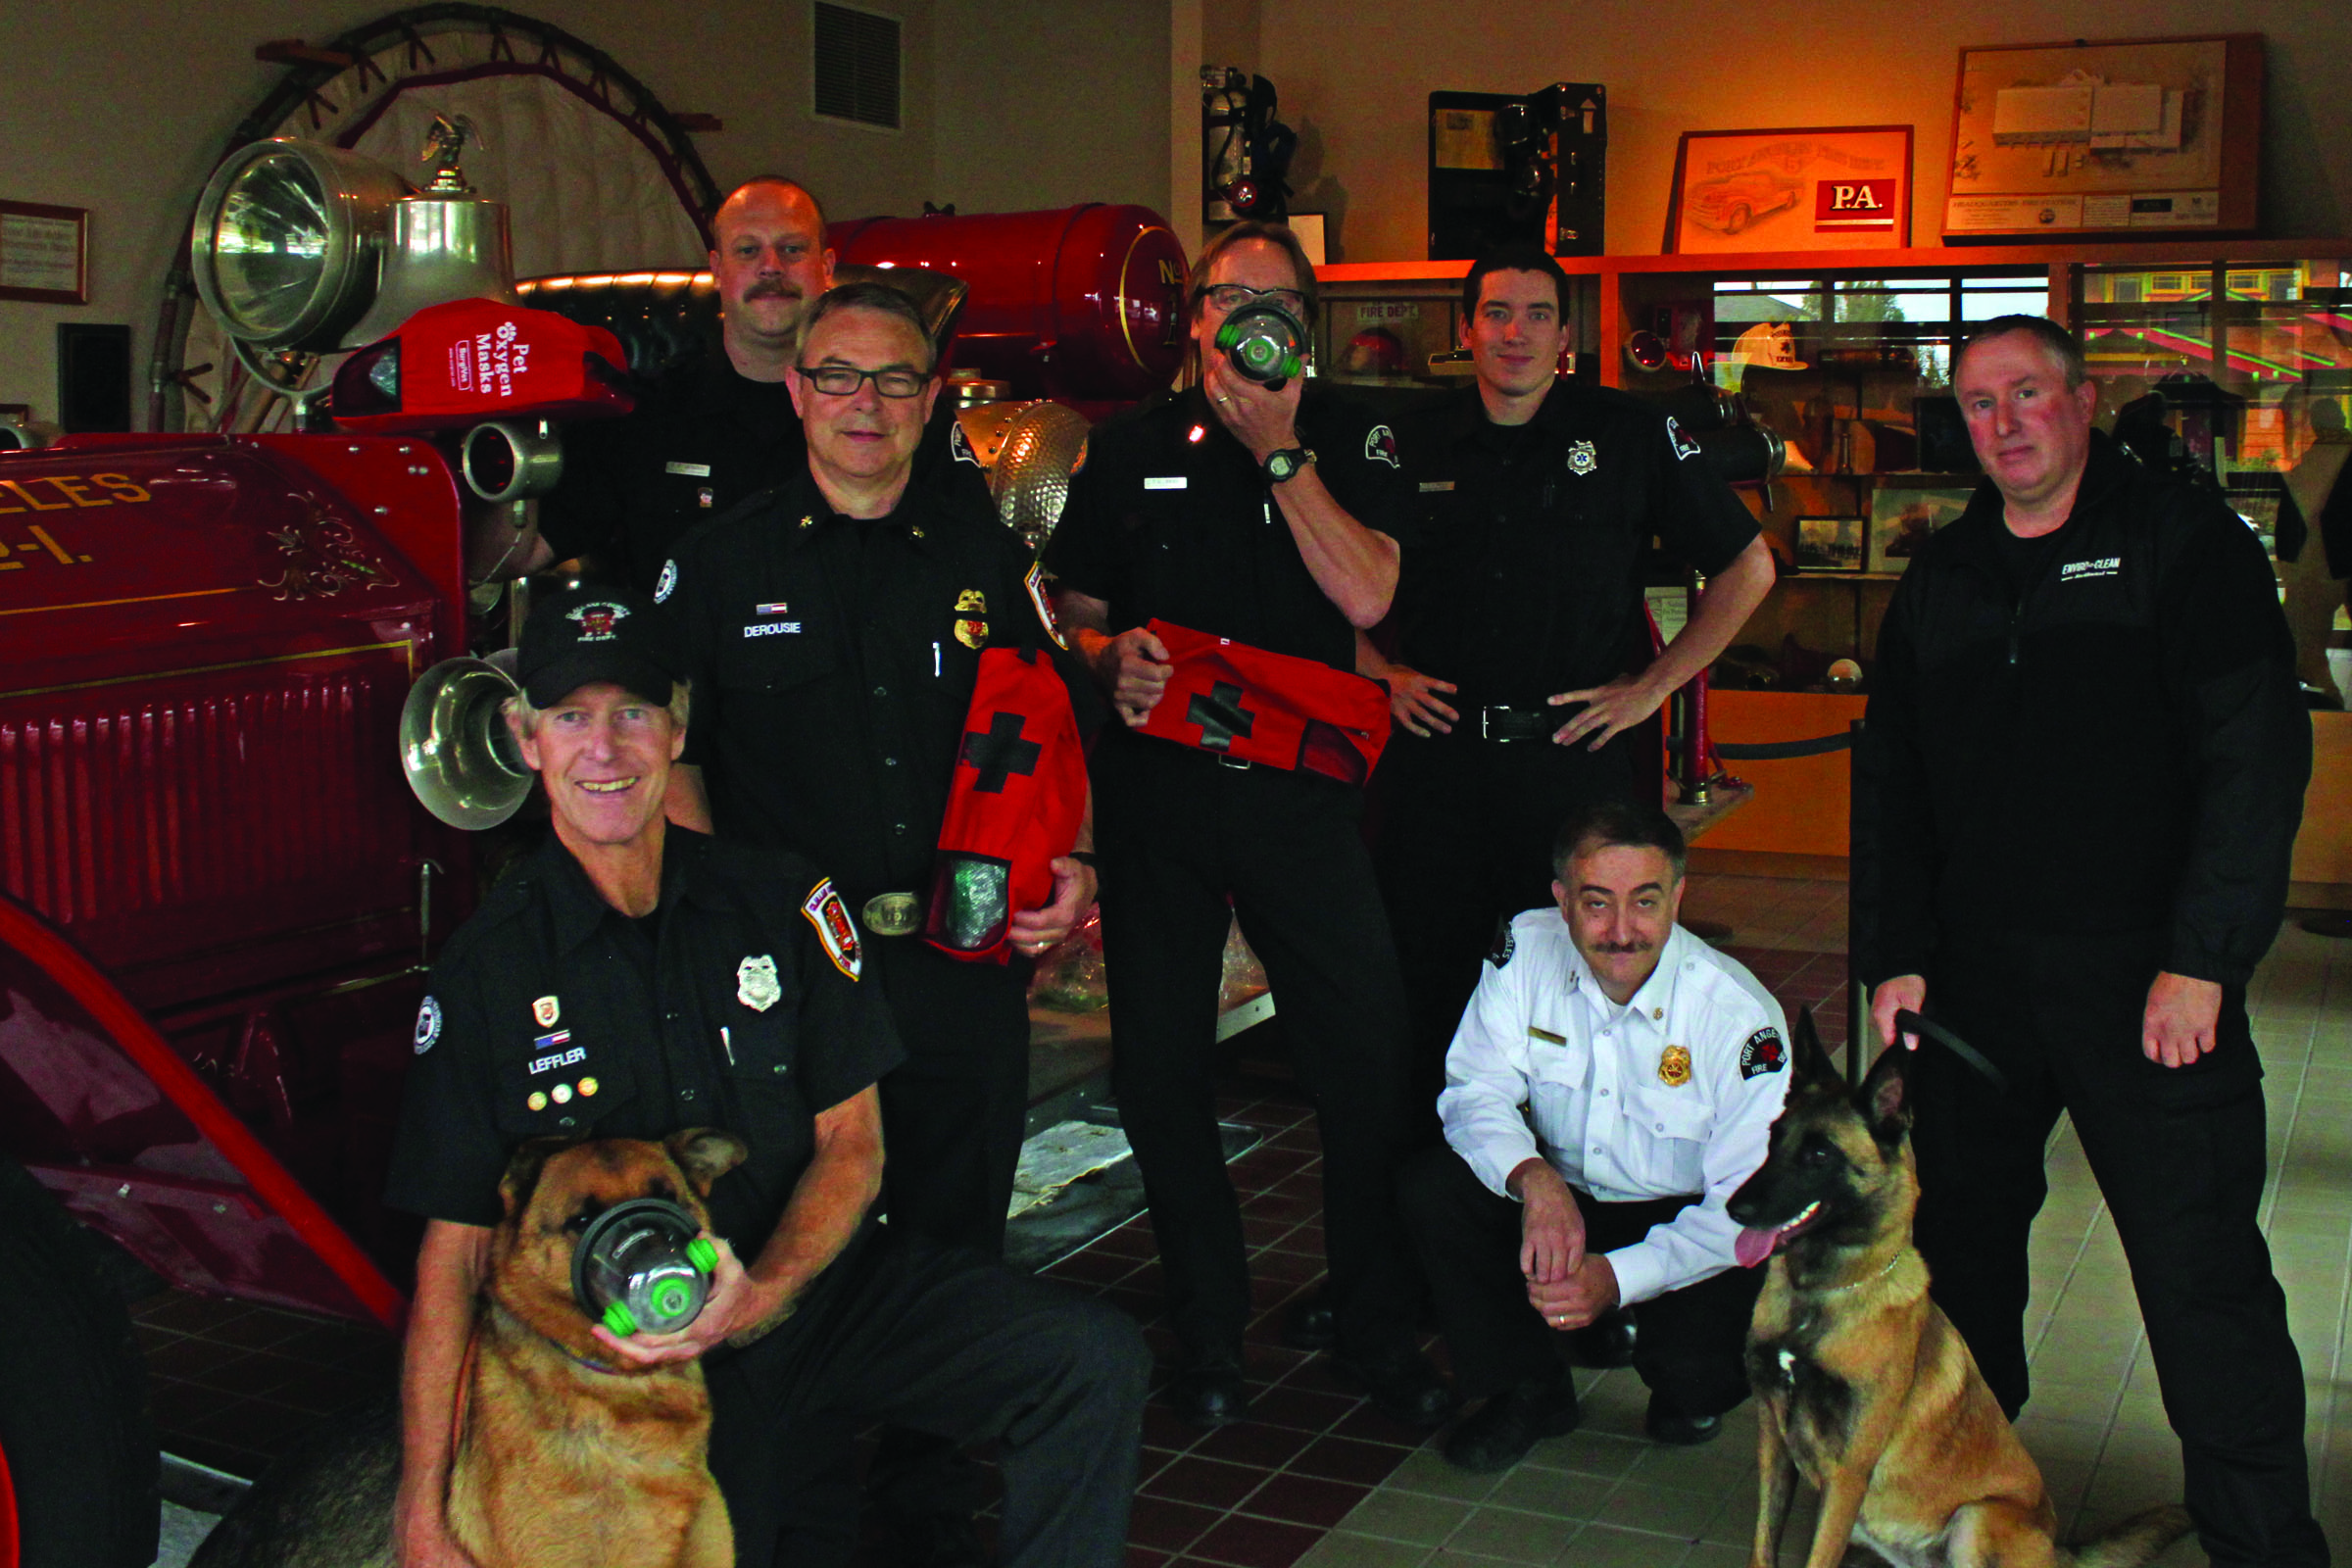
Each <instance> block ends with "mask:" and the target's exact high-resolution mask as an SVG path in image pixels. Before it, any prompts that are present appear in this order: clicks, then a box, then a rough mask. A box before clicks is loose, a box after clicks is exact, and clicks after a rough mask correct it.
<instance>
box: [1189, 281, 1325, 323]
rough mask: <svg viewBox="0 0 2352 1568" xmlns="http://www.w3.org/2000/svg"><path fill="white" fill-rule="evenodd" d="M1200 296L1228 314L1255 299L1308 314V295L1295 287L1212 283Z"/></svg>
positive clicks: (1294, 311)
mask: <svg viewBox="0 0 2352 1568" xmlns="http://www.w3.org/2000/svg"><path fill="white" fill-rule="evenodd" d="M1201 298H1202V299H1204V300H1207V301H1208V302H1209V303H1210V304H1211V305H1214V306H1215V307H1216V308H1217V309H1218V310H1220V311H1223V312H1225V313H1226V314H1228V315H1231V314H1232V313H1233V312H1235V311H1238V310H1240V309H1241V308H1242V307H1243V306H1245V305H1248V304H1250V302H1252V301H1254V300H1264V301H1265V302H1266V303H1267V304H1269V305H1279V306H1281V307H1282V308H1283V309H1284V310H1286V311H1288V312H1290V313H1291V314H1292V315H1293V316H1304V315H1305V314H1306V296H1305V295H1303V294H1301V293H1299V291H1298V290H1297V289H1295V288H1251V287H1250V285H1249V284H1247V283H1212V284H1210V285H1209V286H1208V287H1206V288H1204V289H1202V290H1201Z"/></svg>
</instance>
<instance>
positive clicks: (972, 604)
mask: <svg viewBox="0 0 2352 1568" xmlns="http://www.w3.org/2000/svg"><path fill="white" fill-rule="evenodd" d="M956 613H957V614H958V615H985V614H987V613H988V595H986V594H984V593H982V592H981V591H980V590H979V589H977V588H966V589H965V590H964V591H963V592H961V593H959V594H957V595H956Z"/></svg>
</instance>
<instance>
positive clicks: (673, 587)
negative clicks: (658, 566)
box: [654, 561, 678, 605]
mask: <svg viewBox="0 0 2352 1568" xmlns="http://www.w3.org/2000/svg"><path fill="white" fill-rule="evenodd" d="M677 591H678V564H677V563H676V562H674V561H664V562H663V563H662V578H661V580H660V581H659V582H657V583H655V584H654V603H655V604H657V605H662V604H667V603H668V602H669V596H670V595H671V594H674V593H676V592H677Z"/></svg>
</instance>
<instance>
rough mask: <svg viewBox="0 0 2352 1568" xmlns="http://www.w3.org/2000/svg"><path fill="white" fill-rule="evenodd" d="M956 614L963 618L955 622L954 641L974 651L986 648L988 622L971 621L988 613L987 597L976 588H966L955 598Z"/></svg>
mask: <svg viewBox="0 0 2352 1568" xmlns="http://www.w3.org/2000/svg"><path fill="white" fill-rule="evenodd" d="M987 613H988V595H986V594H984V593H982V592H981V591H980V590H979V589H977V588H966V589H965V590H964V591H963V592H961V593H959V594H957V595H956V614H957V615H958V616H962V617H965V618H962V619H959V620H957V621H956V641H957V642H959V643H961V644H963V646H964V647H966V648H969V649H972V650H974V651H975V652H976V651H978V650H979V649H982V648H985V647H987V646H988V622H987V621H985V620H977V619H972V618H970V617H972V616H976V615H985V614H987Z"/></svg>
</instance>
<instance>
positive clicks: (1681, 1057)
mask: <svg viewBox="0 0 2352 1568" xmlns="http://www.w3.org/2000/svg"><path fill="white" fill-rule="evenodd" d="M1690 1081H1691V1053H1690V1052H1689V1051H1687V1050H1685V1049H1684V1048H1683V1047H1681V1046H1668V1047H1667V1048H1666V1049H1665V1050H1664V1051H1662V1052H1660V1053H1659V1054H1658V1082H1660V1083H1662V1084H1664V1085H1665V1086H1666V1087H1667V1088H1669V1089H1680V1088H1682V1087H1683V1085H1685V1084H1687V1083H1689V1082H1690Z"/></svg>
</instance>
